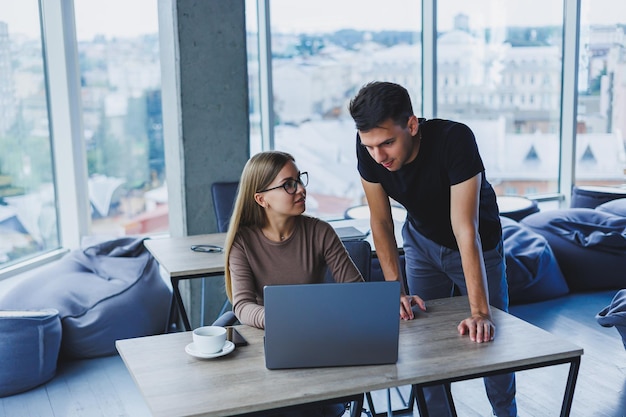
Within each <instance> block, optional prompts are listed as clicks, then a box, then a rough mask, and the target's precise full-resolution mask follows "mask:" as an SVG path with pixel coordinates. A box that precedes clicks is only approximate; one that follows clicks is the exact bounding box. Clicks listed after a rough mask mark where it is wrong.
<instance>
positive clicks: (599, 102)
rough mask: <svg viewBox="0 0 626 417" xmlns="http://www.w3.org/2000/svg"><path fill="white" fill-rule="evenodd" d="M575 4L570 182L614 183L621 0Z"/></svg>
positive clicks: (618, 171) (622, 114) (625, 114)
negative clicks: (575, 113)
mask: <svg viewBox="0 0 626 417" xmlns="http://www.w3.org/2000/svg"><path fill="white" fill-rule="evenodd" d="M581 7H582V12H581V17H580V29H579V33H580V48H579V54H580V55H579V60H578V62H579V73H578V117H577V127H576V161H577V162H578V163H577V164H576V179H575V182H576V184H577V185H602V186H620V185H623V184H624V172H625V169H626V155H625V149H626V138H625V136H624V135H625V134H626V3H624V2H623V1H620V0H593V1H591V0H582V5H581ZM597 161H602V163H597Z"/></svg>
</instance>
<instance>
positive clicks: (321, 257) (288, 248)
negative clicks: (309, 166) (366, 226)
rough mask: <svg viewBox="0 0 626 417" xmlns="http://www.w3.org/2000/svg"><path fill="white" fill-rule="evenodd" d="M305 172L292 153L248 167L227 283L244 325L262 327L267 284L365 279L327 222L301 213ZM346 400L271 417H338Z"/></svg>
mask: <svg viewBox="0 0 626 417" xmlns="http://www.w3.org/2000/svg"><path fill="white" fill-rule="evenodd" d="M307 183H308V175H307V173H306V172H300V171H299V170H298V167H296V164H295V160H294V158H293V156H291V155H290V154H288V153H285V152H278V151H270V152H261V153H259V154H256V155H254V156H253V157H252V158H250V160H249V161H248V163H247V164H246V166H245V167H244V169H243V173H242V174H241V180H240V182H239V190H238V192H237V199H236V200H235V207H234V209H233V215H232V217H231V219H230V223H229V227H228V232H227V234H226V244H225V248H224V249H225V252H226V267H225V286H226V293H227V294H228V299H229V300H230V301H231V303H232V305H233V311H234V312H235V315H236V316H237V318H238V319H239V321H240V322H241V323H243V324H247V325H249V326H253V327H258V328H261V329H263V328H265V309H264V307H263V287H264V286H266V285H276V284H312V283H320V282H323V281H324V276H325V272H326V267H328V268H329V269H330V271H331V273H332V275H333V277H334V278H335V280H337V281H340V282H359V281H363V278H362V276H361V273H360V272H359V270H358V269H357V268H356V266H355V265H354V263H353V262H352V260H351V259H350V256H349V255H348V252H347V251H346V249H345V247H344V246H343V244H342V243H341V240H339V237H338V236H337V234H336V233H335V231H334V230H333V228H332V227H331V226H330V225H329V224H328V223H326V222H324V221H322V220H319V219H316V218H313V217H309V216H305V215H303V213H304V211H305V209H306V205H305V202H306V188H305V187H306V185H307ZM345 408H346V407H345V404H343V403H337V404H316V403H312V404H305V405H303V406H299V407H294V408H292V409H291V410H290V411H288V412H277V413H274V414H271V413H270V414H268V416H272V417H338V416H341V415H343V414H344V412H345Z"/></svg>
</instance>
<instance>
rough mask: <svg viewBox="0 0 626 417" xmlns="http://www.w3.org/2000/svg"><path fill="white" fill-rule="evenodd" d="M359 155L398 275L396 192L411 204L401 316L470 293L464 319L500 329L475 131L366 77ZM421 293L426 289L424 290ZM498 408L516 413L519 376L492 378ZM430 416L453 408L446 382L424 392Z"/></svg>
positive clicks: (497, 242) (387, 256)
mask: <svg viewBox="0 0 626 417" xmlns="http://www.w3.org/2000/svg"><path fill="white" fill-rule="evenodd" d="M350 114H351V115H352V118H353V119H354V121H355V123H356V128H357V130H358V133H357V138H356V139H357V140H356V142H357V159H358V170H359V173H360V175H361V183H362V185H363V190H364V191H365V197H366V199H367V202H368V205H369V208H370V216H371V218H370V222H371V229H372V234H373V238H374V244H375V246H376V253H377V255H378V258H379V260H380V264H381V268H382V270H383V274H384V276H385V279H386V280H388V281H395V280H398V279H400V278H401V276H402V275H401V271H400V268H399V258H398V252H397V249H396V248H397V246H396V240H395V236H394V227H393V219H392V217H391V206H390V200H389V198H390V197H391V198H393V199H394V200H395V201H397V202H399V203H400V204H402V205H403V206H404V207H405V208H406V209H407V212H408V215H407V220H406V222H405V224H404V227H403V230H402V236H403V239H404V253H405V261H406V278H407V284H408V289H409V294H410V295H404V294H402V295H401V303H400V305H401V307H400V317H401V318H402V319H404V320H408V319H413V317H414V315H413V311H412V309H411V306H412V305H416V304H417V305H418V306H419V307H420V308H421V309H425V305H424V302H423V300H422V299H425V300H428V299H434V298H441V297H447V296H450V295H452V294H453V292H454V291H455V290H457V291H459V292H460V293H461V294H467V296H468V298H469V304H470V314H469V317H468V318H466V319H465V320H463V321H461V323H459V325H458V331H459V333H460V334H463V335H465V334H468V335H469V338H470V339H471V340H472V341H475V342H477V343H483V342H489V341H491V340H493V338H494V336H495V324H494V323H493V321H492V319H491V309H490V307H489V305H490V304H491V305H493V306H495V307H497V308H500V309H502V310H505V311H507V310H508V288H507V283H506V275H505V264H504V253H503V249H502V227H501V225H500V218H499V213H498V207H497V204H496V196H495V192H494V190H493V188H492V187H491V185H490V184H489V182H487V180H486V178H485V172H484V170H485V169H484V166H483V163H482V159H481V157H480V154H479V152H478V147H477V145H476V140H475V138H474V134H473V133H472V131H471V130H470V129H469V128H468V127H467V126H465V125H463V124H461V123H457V122H454V121H450V120H440V119H434V120H428V121H426V120H424V119H418V118H417V117H416V116H415V115H414V114H413V107H412V105H411V99H410V97H409V94H408V92H407V90H406V89H405V88H404V87H402V86H400V85H398V84H394V83H389V82H372V83H369V84H367V85H365V86H364V87H363V88H361V90H360V91H359V92H358V94H357V95H356V96H355V97H354V98H353V99H352V100H351V102H350ZM420 297H421V298H420ZM485 387H486V389H487V395H488V397H489V400H490V402H491V405H492V408H493V411H494V414H495V415H497V416H507V417H508V416H516V415H517V408H516V404H515V376H514V374H507V375H504V376H498V377H489V378H485ZM426 399H427V404H428V408H429V411H430V413H431V415H436V416H445V415H449V414H450V411H449V410H448V407H447V402H446V401H445V394H444V387H443V386H441V387H434V388H433V389H429V390H427V391H426Z"/></svg>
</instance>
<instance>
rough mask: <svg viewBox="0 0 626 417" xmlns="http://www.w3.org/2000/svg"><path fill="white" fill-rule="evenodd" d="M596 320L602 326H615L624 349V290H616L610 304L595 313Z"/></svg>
mask: <svg viewBox="0 0 626 417" xmlns="http://www.w3.org/2000/svg"><path fill="white" fill-rule="evenodd" d="M596 320H598V323H599V324H600V325H601V326H604V327H612V326H615V328H616V329H617V331H618V332H619V334H620V336H622V343H623V344H624V349H626V290H620V291H618V292H617V294H615V297H614V298H613V301H611V304H609V305H608V306H606V307H605V308H603V309H602V311H600V312H599V313H598V314H597V315H596Z"/></svg>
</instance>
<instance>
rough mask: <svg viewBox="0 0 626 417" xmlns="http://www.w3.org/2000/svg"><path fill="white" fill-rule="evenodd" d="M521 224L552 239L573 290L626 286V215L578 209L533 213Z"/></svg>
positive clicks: (608, 288) (551, 243) (551, 242)
mask: <svg viewBox="0 0 626 417" xmlns="http://www.w3.org/2000/svg"><path fill="white" fill-rule="evenodd" d="M521 223H522V224H523V225H525V226H527V227H529V228H530V229H531V230H533V231H535V232H537V233H539V234H541V235H543V236H544V237H545V238H546V239H547V240H548V242H549V243H550V247H551V248H552V250H553V251H554V255H555V257H556V259H557V261H558V263H559V266H560V268H561V271H562V272H563V275H564V276H565V279H566V281H567V284H568V286H569V287H570V290H572V291H574V290H576V291H592V290H610V289H620V288H623V287H625V286H626V217H621V216H616V215H614V214H610V213H606V212H603V211H600V210H595V209H589V208H574V209H565V210H551V211H546V212H539V213H535V214H531V215H530V216H528V217H525V218H524V219H522V220H521Z"/></svg>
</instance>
